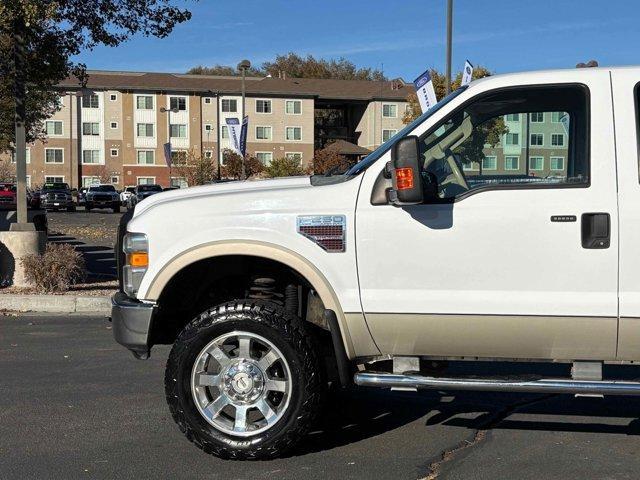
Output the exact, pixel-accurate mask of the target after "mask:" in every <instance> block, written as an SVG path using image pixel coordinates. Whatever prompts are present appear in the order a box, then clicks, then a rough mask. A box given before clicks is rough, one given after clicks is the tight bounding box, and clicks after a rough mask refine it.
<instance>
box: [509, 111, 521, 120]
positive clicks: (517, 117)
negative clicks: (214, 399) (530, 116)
mask: <svg viewBox="0 0 640 480" xmlns="http://www.w3.org/2000/svg"><path fill="white" fill-rule="evenodd" d="M519 121H520V114H519V113H510V114H508V115H507V122H519Z"/></svg>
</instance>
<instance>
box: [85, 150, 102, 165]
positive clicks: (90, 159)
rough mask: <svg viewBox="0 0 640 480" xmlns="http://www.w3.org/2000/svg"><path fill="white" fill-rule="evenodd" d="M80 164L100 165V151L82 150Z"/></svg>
mask: <svg viewBox="0 0 640 480" xmlns="http://www.w3.org/2000/svg"><path fill="white" fill-rule="evenodd" d="M82 163H100V150H83V151H82Z"/></svg>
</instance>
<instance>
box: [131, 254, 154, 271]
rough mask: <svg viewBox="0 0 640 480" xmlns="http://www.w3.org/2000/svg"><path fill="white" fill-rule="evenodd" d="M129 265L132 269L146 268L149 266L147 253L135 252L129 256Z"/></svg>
mask: <svg viewBox="0 0 640 480" xmlns="http://www.w3.org/2000/svg"><path fill="white" fill-rule="evenodd" d="M129 265H131V266H132V267H146V266H148V265H149V254H148V253H147V252H133V253H130V254H129Z"/></svg>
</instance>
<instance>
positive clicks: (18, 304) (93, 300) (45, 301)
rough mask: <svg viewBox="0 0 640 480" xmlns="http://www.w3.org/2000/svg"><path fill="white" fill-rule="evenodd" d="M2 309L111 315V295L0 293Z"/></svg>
mask: <svg viewBox="0 0 640 480" xmlns="http://www.w3.org/2000/svg"><path fill="white" fill-rule="evenodd" d="M0 311H4V312H44V313H92V314H96V315H103V314H104V315H109V314H110V313H111V297H110V296H86V295H85V296H82V295H10V294H6V295H4V294H0Z"/></svg>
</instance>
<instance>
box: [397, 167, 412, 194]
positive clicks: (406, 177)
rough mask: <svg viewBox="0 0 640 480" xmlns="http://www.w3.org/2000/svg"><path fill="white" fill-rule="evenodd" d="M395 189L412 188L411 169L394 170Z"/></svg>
mask: <svg viewBox="0 0 640 480" xmlns="http://www.w3.org/2000/svg"><path fill="white" fill-rule="evenodd" d="M395 172H396V189H397V190H408V189H410V188H413V169H412V168H410V167H404V168H396V170H395Z"/></svg>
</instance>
